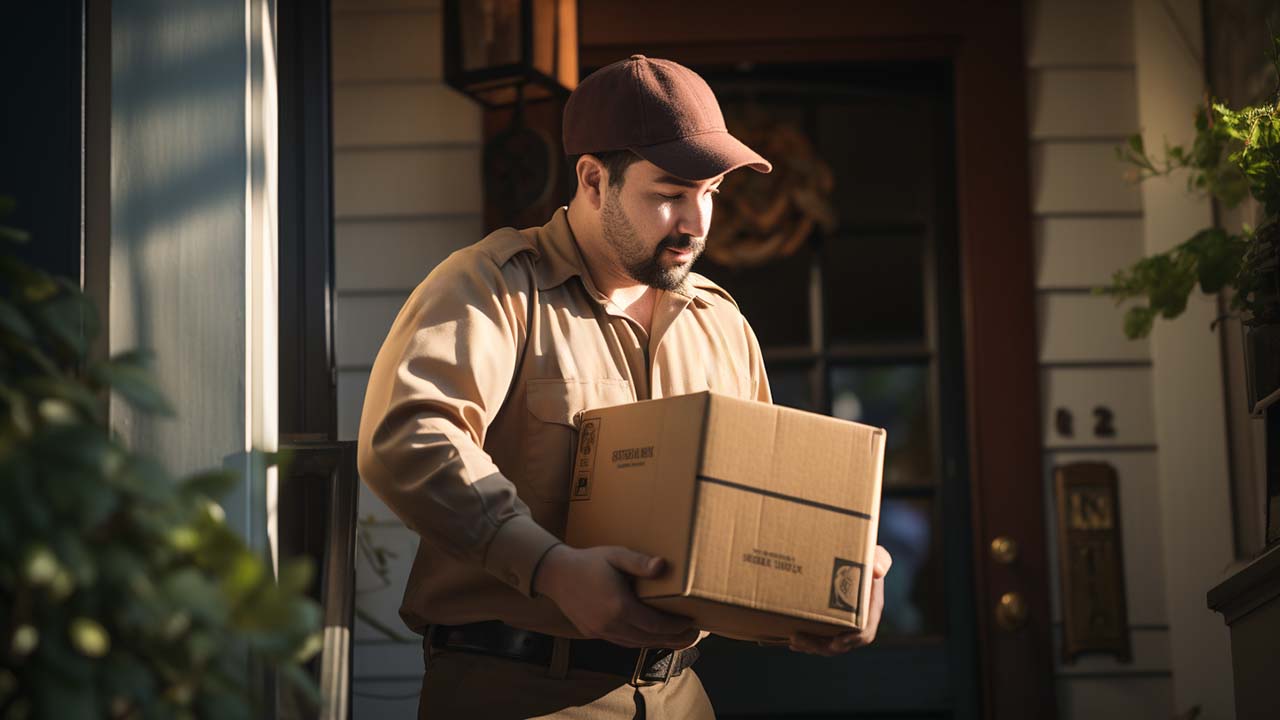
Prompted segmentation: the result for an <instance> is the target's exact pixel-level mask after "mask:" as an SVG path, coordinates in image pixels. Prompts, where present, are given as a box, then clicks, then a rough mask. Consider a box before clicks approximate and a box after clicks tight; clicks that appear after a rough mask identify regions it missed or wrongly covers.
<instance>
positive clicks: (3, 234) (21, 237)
mask: <svg viewBox="0 0 1280 720" xmlns="http://www.w3.org/2000/svg"><path fill="white" fill-rule="evenodd" d="M0 239H3V240H6V241H8V242H11V243H14V244H16V245H25V244H27V243H29V242H31V233H29V232H27V231H25V230H19V229H18V228H12V227H9V226H7V225H0Z"/></svg>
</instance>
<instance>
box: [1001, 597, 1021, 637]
mask: <svg viewBox="0 0 1280 720" xmlns="http://www.w3.org/2000/svg"><path fill="white" fill-rule="evenodd" d="M996 622H997V623H999V624H1000V627H1002V628H1004V629H1005V630H1017V629H1019V628H1021V627H1022V626H1023V625H1025V624H1026V623H1027V601H1026V600H1023V599H1022V594H1021V593H1016V592H1007V593H1005V594H1003V595H1001V596H1000V602H999V604H997V605H996Z"/></svg>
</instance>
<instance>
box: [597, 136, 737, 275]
mask: <svg viewBox="0 0 1280 720" xmlns="http://www.w3.org/2000/svg"><path fill="white" fill-rule="evenodd" d="M625 178H626V180H625V182H624V183H623V185H622V187H621V188H617V187H614V186H613V185H612V184H609V185H606V186H605V193H604V200H603V203H602V207H601V210H600V212H601V218H600V219H601V228H602V233H603V235H604V239H605V242H606V243H607V244H608V245H609V247H610V249H611V250H612V251H613V254H614V256H615V259H616V260H617V261H618V263H619V264H620V265H621V267H622V268H623V270H624V271H625V272H626V273H627V275H628V276H629V277H631V278H632V279H633V280H635V281H636V282H639V283H643V284H645V285H648V286H650V287H655V288H659V289H662V290H674V289H676V288H678V287H680V284H681V283H683V282H684V279H685V277H686V276H687V275H688V274H689V270H690V269H691V268H692V267H693V262H694V261H695V260H697V259H698V256H699V255H701V254H702V251H703V249H704V248H705V247H706V241H707V233H708V231H710V229H711V206H712V196H714V195H715V194H716V193H718V192H719V190H718V188H719V187H720V182H721V181H722V180H724V176H723V175H720V176H718V177H714V178H710V179H707V180H698V181H692V180H684V179H682V178H677V177H674V176H672V175H669V174H667V173H666V172H665V171H663V170H662V169H661V168H659V167H658V166H657V165H654V164H653V163H651V162H649V161H647V160H639V161H637V162H635V163H634V164H632V165H631V166H630V167H628V168H627V170H626V173H625Z"/></svg>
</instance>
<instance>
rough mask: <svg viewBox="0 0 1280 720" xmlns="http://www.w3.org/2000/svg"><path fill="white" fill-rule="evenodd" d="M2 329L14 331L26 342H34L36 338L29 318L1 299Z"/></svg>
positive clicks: (0, 324) (14, 333) (0, 323)
mask: <svg viewBox="0 0 1280 720" xmlns="http://www.w3.org/2000/svg"><path fill="white" fill-rule="evenodd" d="M0 329H3V330H4V331H5V332H9V333H12V334H13V335H15V336H16V337H17V338H18V339H19V340H23V341H25V342H34V341H35V339H36V336H35V331H34V330H33V329H32V328H31V323H30V322H28V321H27V318H26V317H25V316H24V315H23V314H22V313H21V312H19V311H18V309H17V308H15V307H14V306H12V305H10V304H9V303H7V302H5V301H4V300H0Z"/></svg>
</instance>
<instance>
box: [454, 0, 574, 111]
mask: <svg viewBox="0 0 1280 720" xmlns="http://www.w3.org/2000/svg"><path fill="white" fill-rule="evenodd" d="M445 17H446V19H447V21H448V25H449V27H448V28H446V40H445V45H446V58H445V70H446V72H445V79H446V80H447V81H448V83H449V84H450V85H451V86H453V87H455V88H457V89H459V90H461V91H463V92H465V93H467V94H468V95H470V96H472V97H474V98H475V99H477V100H479V101H480V102H482V103H484V104H485V105H488V106H490V107H501V106H503V105H509V104H511V103H515V102H519V101H520V100H521V99H524V100H529V101H537V100H542V99H547V98H552V97H557V96H559V97H563V96H564V95H565V94H567V93H568V92H569V91H571V90H573V88H575V87H576V86H577V84H578V2H577V0H446V2H445Z"/></svg>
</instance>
